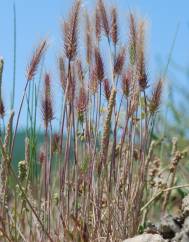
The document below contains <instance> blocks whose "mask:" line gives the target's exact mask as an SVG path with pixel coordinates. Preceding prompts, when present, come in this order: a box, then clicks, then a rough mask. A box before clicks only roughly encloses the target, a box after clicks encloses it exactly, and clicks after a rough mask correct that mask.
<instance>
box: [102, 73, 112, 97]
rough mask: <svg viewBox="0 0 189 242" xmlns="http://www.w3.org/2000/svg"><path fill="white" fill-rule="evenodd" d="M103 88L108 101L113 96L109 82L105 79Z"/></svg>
mask: <svg viewBox="0 0 189 242" xmlns="http://www.w3.org/2000/svg"><path fill="white" fill-rule="evenodd" d="M103 86H104V95H105V97H106V100H107V101H108V100H109V98H110V95H111V87H110V83H109V80H108V79H107V78H106V79H104V81H103Z"/></svg>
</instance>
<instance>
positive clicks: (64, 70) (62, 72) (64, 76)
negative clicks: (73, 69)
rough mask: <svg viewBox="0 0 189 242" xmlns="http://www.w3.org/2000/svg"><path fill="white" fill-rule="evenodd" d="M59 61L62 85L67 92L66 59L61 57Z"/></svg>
mask: <svg viewBox="0 0 189 242" xmlns="http://www.w3.org/2000/svg"><path fill="white" fill-rule="evenodd" d="M58 61H59V73H60V84H61V86H62V88H63V90H64V92H65V90H66V80H67V77H66V69H65V63H64V58H63V57H62V56H61V57H59V59H58Z"/></svg>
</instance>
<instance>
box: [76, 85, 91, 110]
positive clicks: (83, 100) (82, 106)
mask: <svg viewBox="0 0 189 242" xmlns="http://www.w3.org/2000/svg"><path fill="white" fill-rule="evenodd" d="M87 105H88V96H87V94H86V90H85V88H84V87H81V88H80V90H79V96H78V98H77V101H76V106H77V111H78V113H84V112H85V111H86V110H87Z"/></svg>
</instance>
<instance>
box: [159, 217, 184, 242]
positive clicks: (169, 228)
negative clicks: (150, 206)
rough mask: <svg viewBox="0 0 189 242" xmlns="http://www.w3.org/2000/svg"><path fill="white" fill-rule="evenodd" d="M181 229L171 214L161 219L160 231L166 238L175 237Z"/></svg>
mask: <svg viewBox="0 0 189 242" xmlns="http://www.w3.org/2000/svg"><path fill="white" fill-rule="evenodd" d="M180 230H181V227H180V226H179V225H178V223H177V222H176V220H175V219H174V217H172V216H171V215H166V216H164V217H163V218H162V219H161V224H160V228H159V232H160V234H161V235H162V236H163V238H164V239H172V238H174V237H175V234H176V233H179V232H180Z"/></svg>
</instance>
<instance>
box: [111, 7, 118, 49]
mask: <svg viewBox="0 0 189 242" xmlns="http://www.w3.org/2000/svg"><path fill="white" fill-rule="evenodd" d="M117 18H118V16H117V9H116V8H115V7H113V8H112V11H111V32H110V35H111V38H112V41H113V43H114V45H116V44H117V42H118V20H117Z"/></svg>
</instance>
